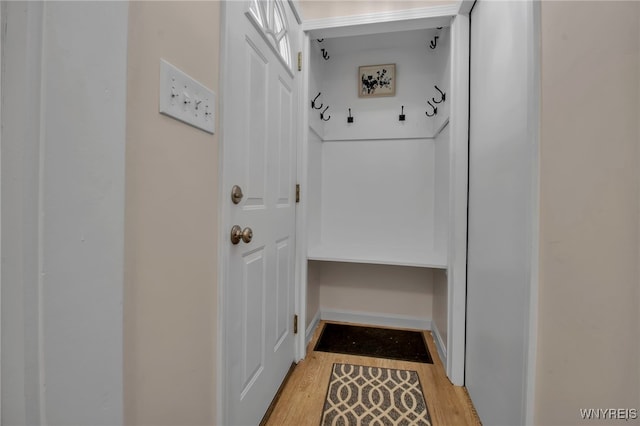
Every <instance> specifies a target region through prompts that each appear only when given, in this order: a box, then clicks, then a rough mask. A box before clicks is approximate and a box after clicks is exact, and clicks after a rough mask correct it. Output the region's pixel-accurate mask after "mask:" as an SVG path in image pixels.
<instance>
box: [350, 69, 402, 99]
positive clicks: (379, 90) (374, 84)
mask: <svg viewBox="0 0 640 426" xmlns="http://www.w3.org/2000/svg"><path fill="white" fill-rule="evenodd" d="M395 95H396V64H382V65H363V66H360V67H358V97H360V98H377V97H382V96H395Z"/></svg>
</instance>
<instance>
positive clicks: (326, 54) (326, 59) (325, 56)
mask: <svg viewBox="0 0 640 426" xmlns="http://www.w3.org/2000/svg"><path fill="white" fill-rule="evenodd" d="M322 57H323V58H324V60H325V61H328V60H329V52H327V50H326V49H322Z"/></svg>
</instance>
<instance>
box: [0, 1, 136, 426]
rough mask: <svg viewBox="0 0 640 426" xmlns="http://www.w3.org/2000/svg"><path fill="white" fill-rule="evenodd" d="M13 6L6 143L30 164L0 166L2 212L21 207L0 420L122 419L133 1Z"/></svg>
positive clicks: (12, 241)
mask: <svg viewBox="0 0 640 426" xmlns="http://www.w3.org/2000/svg"><path fill="white" fill-rule="evenodd" d="M3 6H4V4H3ZM6 7H7V8H6V9H5V11H7V9H8V11H9V12H10V13H9V17H8V23H9V24H8V27H9V28H11V30H12V31H13V30H15V31H16V32H15V33H13V32H12V34H13V35H14V36H15V37H16V38H14V39H9V42H10V43H11V46H9V48H8V49H7V50H6V52H5V51H4V49H3V53H6V54H9V55H12V56H11V57H12V58H13V59H15V60H16V61H15V62H14V61H13V60H12V61H11V66H10V67H9V68H8V69H7V71H6V72H4V73H3V82H2V83H3V89H6V88H8V87H14V84H15V85H16V86H15V87H17V88H20V87H22V88H23V89H24V91H23V92H22V93H6V92H5V93H3V95H5V97H4V98H3V101H4V102H5V104H6V103H7V102H10V104H11V105H12V106H14V107H15V114H16V115H15V116H14V117H11V116H3V121H5V120H8V119H10V118H11V119H12V121H11V123H8V122H7V123H8V124H10V128H9V129H7V132H6V133H5V132H4V131H3V135H2V144H3V147H2V148H3V154H4V153H5V152H12V155H14V156H15V157H13V158H14V159H16V160H18V163H17V165H22V166H24V169H23V171H22V172H18V173H16V174H13V173H14V172H16V169H13V170H12V169H11V168H9V169H5V168H4V167H3V169H2V184H3V207H4V206H6V204H5V201H7V199H5V196H7V197H8V199H10V200H14V201H18V204H17V205H12V206H11V209H10V214H8V215H6V216H5V215H3V222H2V228H3V235H2V237H3V241H2V243H3V255H5V254H6V255H7V256H9V257H10V258H11V260H12V263H13V262H14V261H15V262H17V264H18V265H19V269H13V270H8V271H7V273H10V274H14V273H15V274H16V275H13V277H15V278H17V281H16V282H15V283H12V284H15V285H12V286H11V287H9V288H6V287H3V289H2V291H3V295H2V296H3V297H2V301H3V304H4V305H5V306H8V305H10V304H16V305H19V304H22V312H20V309H19V308H18V309H15V310H14V311H13V312H12V311H8V312H5V311H4V310H3V316H4V315H5V314H7V315H9V316H12V317H14V315H15V318H18V319H19V321H17V322H15V323H14V322H11V323H7V322H6V321H4V320H3V321H2V325H3V339H4V338H5V331H6V329H5V327H8V328H9V332H8V333H6V336H7V337H8V338H9V339H12V341H13V342H16V343H18V345H19V346H18V347H17V348H16V352H14V354H15V355H17V354H19V353H20V351H23V352H22V353H23V359H22V361H20V360H18V359H17V358H16V357H7V358H3V359H2V364H3V366H2V368H3V370H4V371H7V370H9V371H15V372H17V373H16V374H12V375H10V376H9V377H6V376H5V375H3V378H2V380H3V382H4V383H3V398H2V399H3V405H4V408H5V411H4V412H3V416H5V415H6V416H7V417H3V423H4V422H7V423H9V422H14V421H15V424H35V423H45V424H50V425H56V424H86V425H94V424H105V425H113V424H121V423H122V422H123V386H122V380H123V378H122V302H123V296H122V294H123V262H124V148H125V115H126V113H125V111H126V103H125V99H126V98H125V96H126V57H127V19H128V5H127V4H126V3H107V2H104V3H98V2H96V3H88V2H87V3H81V2H77V3H76V2H74V3H63V2H53V3H46V4H43V3H34V4H29V5H23V4H8V5H7V6H6ZM25 11H26V12H27V13H26V14H25ZM13 13H15V15H13ZM14 18H15V21H14V20H13V19H14ZM21 24H22V26H21ZM21 31H22V32H21ZM21 37H26V38H22V39H21ZM14 43H16V44H14ZM14 48H17V49H18V50H19V51H18V52H17V53H16V52H15V51H14V50H13V49H14ZM16 55H17V56H16ZM20 73H22V75H19V74H20ZM5 111H6V109H5ZM13 118H15V121H13ZM21 137H24V139H14V138H21ZM23 141H24V143H23ZM5 149H7V150H5ZM13 149H17V150H16V151H13ZM9 159H11V156H10V157H9V158H5V156H4V155H3V162H4V161H5V160H9ZM7 173H9V174H7ZM20 212H22V213H25V214H24V216H21V215H19V213H20ZM23 219H24V221H23ZM6 229H15V232H13V233H9V234H5V233H4V231H5V230H6ZM7 247H11V248H12V249H11V251H9V252H6V251H5V250H4V249H5V248H7ZM4 273H5V270H4V269H3V275H4ZM5 278H6V277H5V276H3V284H4V283H5V282H6V281H5ZM3 319H4V318H3ZM16 339H17V340H16ZM15 368H17V369H16V370H14V369H15ZM14 378H15V379H16V381H12V382H11V383H7V380H13V379H14ZM16 383H17V384H18V388H13V387H12V385H13V384H16ZM21 387H23V389H24V390H22V389H21ZM14 391H15V392H14ZM21 392H23V393H22V394H21ZM14 403H15V404H16V405H14ZM16 408H17V409H16Z"/></svg>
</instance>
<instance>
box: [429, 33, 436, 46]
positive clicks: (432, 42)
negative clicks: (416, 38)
mask: <svg viewBox="0 0 640 426" xmlns="http://www.w3.org/2000/svg"><path fill="white" fill-rule="evenodd" d="M437 45H438V36H435V37H434V38H433V40H432V41H431V43H429V47H430V48H432V49H435V48H436V46H437Z"/></svg>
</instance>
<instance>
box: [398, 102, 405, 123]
mask: <svg viewBox="0 0 640 426" xmlns="http://www.w3.org/2000/svg"><path fill="white" fill-rule="evenodd" d="M404 119H405V116H404V105H402V110H400V115H399V116H398V120H400V121H404Z"/></svg>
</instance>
